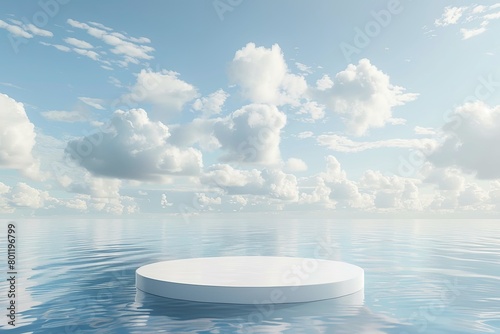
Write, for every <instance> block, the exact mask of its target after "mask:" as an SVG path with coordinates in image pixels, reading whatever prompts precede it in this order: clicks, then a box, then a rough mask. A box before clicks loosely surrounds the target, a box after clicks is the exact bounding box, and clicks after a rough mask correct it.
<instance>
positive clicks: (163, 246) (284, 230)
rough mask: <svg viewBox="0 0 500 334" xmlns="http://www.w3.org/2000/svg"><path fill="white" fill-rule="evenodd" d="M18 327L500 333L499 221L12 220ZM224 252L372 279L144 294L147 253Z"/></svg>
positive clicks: (2, 250) (2, 256) (163, 256)
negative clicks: (314, 292) (266, 292)
mask: <svg viewBox="0 0 500 334" xmlns="http://www.w3.org/2000/svg"><path fill="white" fill-rule="evenodd" d="M1 222H2V225H1V226H2V227H1V228H2V231H1V232H0V233H2V236H1V237H0V262H1V263H2V264H1V265H0V268H1V270H2V272H1V276H2V283H1V294H0V306H1V308H2V310H3V311H2V320H1V321H0V324H1V326H2V330H3V329H10V331H11V332H12V333H307V334H313V333H370V334H376V333H397V334H410V333H439V334H443V333H464V334H470V333H500V221H499V220H337V219H313V218H280V217H279V216H273V215H260V216H259V215H253V216H252V215H246V216H244V217H243V216H241V215H240V216H238V215H235V216H232V217H228V216H219V217H218V216H210V217H208V218H207V217H205V218H203V217H197V218H192V219H190V220H189V222H186V221H184V220H183V219H182V218H180V217H179V218H165V219H161V220H152V219H150V220H82V219H80V220H70V219H67V220H64V219H58V220H51V219H40V220H25V219H24V220H21V219H20V220H13V222H14V223H15V225H16V244H17V253H16V268H15V269H16V270H17V276H16V298H15V301H16V312H17V314H16V326H15V328H13V329H12V327H11V326H9V325H7V321H8V320H9V319H8V318H7V316H6V314H7V310H6V307H8V303H9V300H10V299H9V298H8V297H7V290H8V284H7V281H6V280H7V278H8V275H7V249H6V248H7V242H6V236H7V224H8V221H7V220H3V221H1ZM223 255H277V256H300V257H315V256H316V257H320V258H324V259H332V260H341V261H346V262H350V263H353V264H355V265H358V266H361V267H362V268H364V269H365V290H364V291H362V292H360V293H358V294H356V295H352V296H348V297H345V298H341V299H339V300H327V301H320V302H313V303H305V304H288V305H268V306H266V307H258V306H255V305H247V306H238V305H236V306H235V305H224V304H206V303H193V302H185V301H178V300H171V299H164V298H160V297H155V296H152V295H147V294H144V293H140V292H138V291H137V290H136V288H135V276H134V274H135V270H136V269H137V268H138V267H140V266H142V265H144V264H148V263H151V262H156V261H162V260H169V259H180V258H189V257H204V256H223Z"/></svg>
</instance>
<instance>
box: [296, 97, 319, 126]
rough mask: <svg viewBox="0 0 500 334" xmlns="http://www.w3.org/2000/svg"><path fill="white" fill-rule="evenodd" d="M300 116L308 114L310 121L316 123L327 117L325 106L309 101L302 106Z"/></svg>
mask: <svg viewBox="0 0 500 334" xmlns="http://www.w3.org/2000/svg"><path fill="white" fill-rule="evenodd" d="M298 114H307V115H309V116H310V120H312V121H316V120H318V119H322V118H323V117H325V106H324V105H321V104H318V103H317V102H315V101H308V102H305V103H303V104H302V105H301V106H300V110H299V112H298Z"/></svg>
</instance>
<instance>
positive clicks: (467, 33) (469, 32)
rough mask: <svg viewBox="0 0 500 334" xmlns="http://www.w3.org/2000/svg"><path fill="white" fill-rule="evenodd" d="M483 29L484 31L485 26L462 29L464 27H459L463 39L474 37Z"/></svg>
mask: <svg viewBox="0 0 500 334" xmlns="http://www.w3.org/2000/svg"><path fill="white" fill-rule="evenodd" d="M485 31H486V28H485V27H480V28H476V29H464V28H462V29H460V33H461V34H462V38H463V39H469V38H472V37H475V36H477V35H480V34H482V33H483V32H485Z"/></svg>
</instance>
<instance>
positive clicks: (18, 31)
mask: <svg viewBox="0 0 500 334" xmlns="http://www.w3.org/2000/svg"><path fill="white" fill-rule="evenodd" d="M0 28H1V29H5V30H7V31H8V32H9V33H11V34H12V35H14V36H16V37H23V38H33V35H32V34H30V33H29V32H27V31H26V30H25V29H23V28H22V27H20V26H18V25H13V24H9V23H7V22H5V21H2V20H0Z"/></svg>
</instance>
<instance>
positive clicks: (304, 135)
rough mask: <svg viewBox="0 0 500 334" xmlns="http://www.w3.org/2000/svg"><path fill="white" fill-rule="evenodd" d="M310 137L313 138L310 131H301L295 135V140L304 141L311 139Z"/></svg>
mask: <svg viewBox="0 0 500 334" xmlns="http://www.w3.org/2000/svg"><path fill="white" fill-rule="evenodd" d="M312 136H314V133H313V132H312V131H303V132H300V133H299V134H298V135H297V138H299V139H306V138H311V137H312Z"/></svg>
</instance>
